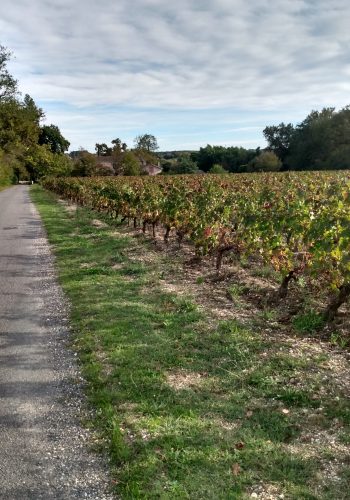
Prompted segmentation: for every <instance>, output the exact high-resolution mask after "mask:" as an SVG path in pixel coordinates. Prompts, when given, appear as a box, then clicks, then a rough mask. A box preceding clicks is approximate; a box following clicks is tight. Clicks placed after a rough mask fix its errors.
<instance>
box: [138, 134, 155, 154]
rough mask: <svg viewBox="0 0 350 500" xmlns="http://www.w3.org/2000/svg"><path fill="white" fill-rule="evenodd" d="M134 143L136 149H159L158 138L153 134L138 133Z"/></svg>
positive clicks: (153, 150)
mask: <svg viewBox="0 0 350 500" xmlns="http://www.w3.org/2000/svg"><path fill="white" fill-rule="evenodd" d="M134 145H135V149H138V150H145V151H148V152H149V153H154V152H155V151H157V149H159V147H158V142H157V139H156V138H155V136H154V135H151V134H143V135H138V136H137V137H135V139H134Z"/></svg>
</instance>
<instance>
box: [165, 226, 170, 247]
mask: <svg viewBox="0 0 350 500" xmlns="http://www.w3.org/2000/svg"><path fill="white" fill-rule="evenodd" d="M169 234H170V226H166V230H165V234H164V241H165V243H169Z"/></svg>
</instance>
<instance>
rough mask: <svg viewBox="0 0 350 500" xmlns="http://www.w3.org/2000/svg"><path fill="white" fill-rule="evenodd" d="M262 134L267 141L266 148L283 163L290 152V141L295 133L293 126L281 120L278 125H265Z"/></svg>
mask: <svg viewBox="0 0 350 500" xmlns="http://www.w3.org/2000/svg"><path fill="white" fill-rule="evenodd" d="M263 134H264V136H265V139H266V140H267V143H268V149H269V150H271V151H273V152H274V153H276V155H277V156H278V158H279V159H280V160H281V161H282V163H285V161H286V158H287V156H288V155H289V154H290V147H291V143H292V140H293V137H294V134H295V129H294V126H293V125H292V124H291V123H288V124H287V125H286V124H284V123H283V122H282V123H280V124H279V125H272V126H268V127H265V128H264V130H263Z"/></svg>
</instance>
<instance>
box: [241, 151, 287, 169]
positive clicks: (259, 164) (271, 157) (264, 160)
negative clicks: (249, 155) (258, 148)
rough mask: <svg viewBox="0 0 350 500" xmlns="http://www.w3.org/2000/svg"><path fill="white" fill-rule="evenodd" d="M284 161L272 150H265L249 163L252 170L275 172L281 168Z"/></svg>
mask: <svg viewBox="0 0 350 500" xmlns="http://www.w3.org/2000/svg"><path fill="white" fill-rule="evenodd" d="M281 166H282V162H281V160H280V159H279V158H278V156H277V155H276V154H275V153H273V152H272V151H263V152H262V153H260V155H259V156H256V157H255V158H253V159H252V160H251V161H250V162H249V164H248V170H249V171H250V172H275V171H278V170H280V169H281Z"/></svg>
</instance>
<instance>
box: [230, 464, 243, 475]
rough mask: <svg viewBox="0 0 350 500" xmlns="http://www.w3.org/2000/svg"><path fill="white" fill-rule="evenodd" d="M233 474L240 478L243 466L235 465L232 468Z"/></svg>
mask: <svg viewBox="0 0 350 500" xmlns="http://www.w3.org/2000/svg"><path fill="white" fill-rule="evenodd" d="M231 472H232V474H233V475H234V476H238V475H239V474H240V472H241V466H240V465H239V464H237V463H234V464H233V465H232V467H231Z"/></svg>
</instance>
